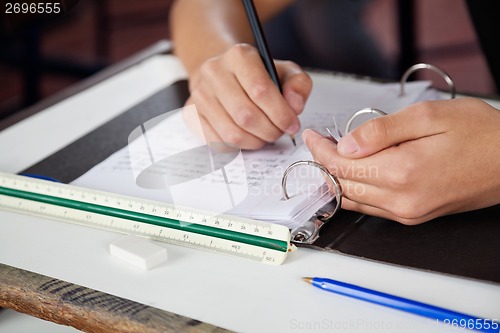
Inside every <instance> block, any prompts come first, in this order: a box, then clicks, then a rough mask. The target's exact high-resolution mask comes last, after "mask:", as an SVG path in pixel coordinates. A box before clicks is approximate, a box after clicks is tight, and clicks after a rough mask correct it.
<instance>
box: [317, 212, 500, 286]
mask: <svg viewBox="0 0 500 333" xmlns="http://www.w3.org/2000/svg"><path fill="white" fill-rule="evenodd" d="M499 217H500V205H496V206H493V207H489V208H485V209H481V210H476V211H472V212H467V213H461V214H454V215H449V216H443V217H440V218H437V219H435V220H433V221H429V222H427V223H423V224H419V225H416V226H405V225H403V224H400V223H397V222H394V221H390V220H386V219H382V218H377V217H372V216H362V215H361V214H359V213H355V212H348V211H341V212H339V214H338V215H337V216H336V217H335V218H334V219H333V220H332V221H330V222H329V223H328V224H327V225H325V226H324V227H323V229H322V232H321V236H320V238H319V239H318V240H317V241H316V242H315V244H314V245H313V247H319V248H321V249H326V250H331V251H339V252H342V253H345V254H349V255H354V256H358V257H363V258H368V259H372V260H377V261H383V262H387V263H392V264H396V265H402V266H410V267H414V268H419V269H422V270H430V271H436V272H441V273H446V274H452V275H459V276H464V277H469V278H473V279H479V280H486V281H489V282H495V283H500V218H499Z"/></svg>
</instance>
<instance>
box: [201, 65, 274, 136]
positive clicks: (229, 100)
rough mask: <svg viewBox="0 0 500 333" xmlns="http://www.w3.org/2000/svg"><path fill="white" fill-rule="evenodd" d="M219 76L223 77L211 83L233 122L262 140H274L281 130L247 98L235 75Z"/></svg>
mask: <svg viewBox="0 0 500 333" xmlns="http://www.w3.org/2000/svg"><path fill="white" fill-rule="evenodd" d="M221 77H222V78H224V79H217V80H212V81H211V83H212V84H213V85H214V87H215V91H217V92H218V93H217V99H218V100H219V103H220V104H221V105H222V108H224V109H225V110H226V111H227V113H228V114H229V116H230V117H231V118H232V120H233V122H234V123H235V124H236V125H237V126H238V127H240V128H242V129H244V130H245V131H246V132H248V133H251V134H252V135H254V136H256V137H258V138H259V139H261V140H263V141H266V142H274V141H276V140H277V139H278V138H279V137H280V136H281V135H282V134H283V132H282V131H281V130H280V129H279V128H277V127H276V126H275V125H274V124H273V123H272V122H271V121H270V120H269V118H268V117H267V116H266V115H265V114H264V113H263V112H262V110H261V109H260V108H259V107H258V106H257V105H255V104H254V103H253V102H252V101H251V100H250V99H249V98H248V96H247V94H246V93H245V91H244V90H243V88H242V87H241V86H240V85H239V82H238V80H237V79H236V77H235V76H234V75H233V74H231V73H228V74H227V75H221Z"/></svg>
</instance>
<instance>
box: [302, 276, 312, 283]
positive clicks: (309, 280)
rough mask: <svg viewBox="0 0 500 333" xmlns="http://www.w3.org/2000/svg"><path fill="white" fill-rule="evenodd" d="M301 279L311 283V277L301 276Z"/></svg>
mask: <svg viewBox="0 0 500 333" xmlns="http://www.w3.org/2000/svg"><path fill="white" fill-rule="evenodd" d="M302 280H304V281H306V282H307V283H312V280H313V278H310V277H303V278H302Z"/></svg>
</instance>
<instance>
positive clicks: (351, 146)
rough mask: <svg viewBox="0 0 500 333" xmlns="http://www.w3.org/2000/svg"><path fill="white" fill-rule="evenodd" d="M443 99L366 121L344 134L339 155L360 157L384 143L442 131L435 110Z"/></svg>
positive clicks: (379, 148)
mask: <svg viewBox="0 0 500 333" xmlns="http://www.w3.org/2000/svg"><path fill="white" fill-rule="evenodd" d="M444 102H445V101H432V102H422V103H417V104H413V105H411V106H409V107H407V108H406V109H404V110H402V111H400V112H397V113H395V114H392V115H388V116H384V117H380V118H375V119H371V120H369V121H367V122H366V123H364V124H363V125H361V126H359V127H358V128H356V129H355V130H353V131H352V132H350V133H348V134H347V135H345V136H344V137H343V138H342V139H341V140H340V141H339V144H338V151H339V153H340V154H341V155H342V156H345V157H350V158H360V157H364V156H369V155H372V154H374V153H377V152H379V151H381V150H383V149H386V148H388V147H391V146H394V145H397V144H400V143H402V142H406V141H409V140H415V139H419V138H422V137H426V136H431V135H435V134H439V133H442V132H443V131H444V128H443V126H442V124H441V122H440V121H438V119H439V118H440V117H442V115H443V113H442V112H438V110H439V109H440V108H441V107H442V106H443V103H444Z"/></svg>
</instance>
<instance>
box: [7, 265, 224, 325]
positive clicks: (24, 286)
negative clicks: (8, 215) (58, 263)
mask: <svg viewBox="0 0 500 333" xmlns="http://www.w3.org/2000/svg"><path fill="white" fill-rule="evenodd" d="M0 307H6V308H11V309H13V310H16V311H18V312H23V313H26V314H28V315H31V316H35V317H38V318H41V319H45V320H49V321H52V322H54V323H57V324H61V325H67V326H72V327H74V328H76V329H78V330H82V331H84V332H91V333H113V332H120V333H129V332H130V333H131V332H140V333H159V332H183V333H201V332H203V333H205V332H209V333H222V332H228V331H227V330H225V329H222V328H219V327H216V326H212V325H210V324H206V323H202V322H200V321H197V320H193V319H190V318H187V317H183V316H179V315H176V314H174V313H170V312H166V311H163V310H160V309H157V308H154V307H150V306H147V305H144V304H141V303H137V302H134V301H131V300H128V299H124V298H121V297H117V296H113V295H110V294H106V293H103V292H100V291H97V290H93V289H89V288H86V287H83V286H79V285H76V284H72V283H69V282H65V281H62V280H58V279H54V278H51V277H48V276H44V275H40V274H36V273H33V272H29V271H26V270H22V269H18V268H15V267H11V266H8V265H3V264H0Z"/></svg>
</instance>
